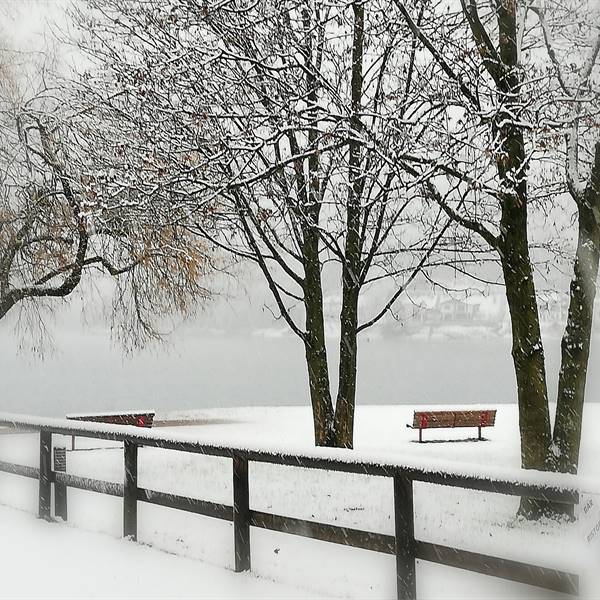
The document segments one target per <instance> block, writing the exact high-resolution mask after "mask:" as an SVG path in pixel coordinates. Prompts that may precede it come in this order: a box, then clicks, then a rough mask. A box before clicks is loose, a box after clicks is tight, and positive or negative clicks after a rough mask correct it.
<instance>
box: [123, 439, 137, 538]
mask: <svg viewBox="0 0 600 600" xmlns="http://www.w3.org/2000/svg"><path fill="white" fill-rule="evenodd" d="M123 447H124V457H125V485H124V486H123V488H124V489H123V537H128V538H130V539H131V540H133V541H135V540H137V479H138V447H137V444H135V443H134V442H130V441H128V440H125V443H124V445H123Z"/></svg>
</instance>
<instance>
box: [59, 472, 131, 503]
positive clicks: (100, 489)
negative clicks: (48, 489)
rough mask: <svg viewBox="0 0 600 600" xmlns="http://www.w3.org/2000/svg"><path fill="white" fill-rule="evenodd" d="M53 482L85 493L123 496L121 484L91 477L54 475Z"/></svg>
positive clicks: (66, 474) (65, 474) (64, 474)
mask: <svg viewBox="0 0 600 600" xmlns="http://www.w3.org/2000/svg"><path fill="white" fill-rule="evenodd" d="M54 480H55V481H56V482H57V483H62V484H63V485H66V486H67V487H70V488H75V489H78V490H85V491H86V492H97V493H98V494H107V495H109V496H121V497H122V496H123V484H122V483H115V482H113V481H104V480H102V479H92V478H91V477H79V476H77V475H69V474H68V473H60V472H56V473H54Z"/></svg>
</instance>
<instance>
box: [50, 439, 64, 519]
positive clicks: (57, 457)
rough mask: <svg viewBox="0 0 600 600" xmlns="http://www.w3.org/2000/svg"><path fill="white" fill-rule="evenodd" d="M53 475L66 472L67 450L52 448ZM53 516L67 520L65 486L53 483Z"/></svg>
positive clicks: (56, 482)
mask: <svg viewBox="0 0 600 600" xmlns="http://www.w3.org/2000/svg"><path fill="white" fill-rule="evenodd" d="M53 453H54V473H66V472H67V449H66V448H54V450H53ZM54 516H55V517H59V518H60V519H62V520H63V521H66V520H67V486H66V485H65V484H64V483H59V482H58V481H54Z"/></svg>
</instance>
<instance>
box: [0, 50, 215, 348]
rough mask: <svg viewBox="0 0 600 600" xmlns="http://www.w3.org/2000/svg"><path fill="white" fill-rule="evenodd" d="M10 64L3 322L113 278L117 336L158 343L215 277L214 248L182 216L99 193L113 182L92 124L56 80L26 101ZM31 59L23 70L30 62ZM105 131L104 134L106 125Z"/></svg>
mask: <svg viewBox="0 0 600 600" xmlns="http://www.w3.org/2000/svg"><path fill="white" fill-rule="evenodd" d="M2 58H3V61H4V64H5V69H4V71H3V75H4V77H3V78H2V81H1V83H0V129H1V136H0V140H1V141H0V319H1V318H3V317H4V316H5V315H7V314H8V313H9V312H10V311H11V310H12V309H13V308H15V307H17V306H20V307H24V306H26V307H28V308H29V309H31V310H33V311H35V310H36V309H38V308H40V306H41V305H42V303H44V302H45V301H48V300H50V299H56V298H66V297H68V296H69V295H70V294H71V293H72V292H73V291H74V290H75V289H76V288H77V287H78V286H79V285H80V283H81V282H82V280H83V279H84V276H85V274H86V273H87V272H89V271H95V270H97V271H101V272H103V273H104V274H108V275H110V276H113V277H114V279H115V282H116V293H115V295H114V303H115V308H116V309H118V310H117V311H116V312H115V314H118V316H119V319H118V323H119V324H120V326H121V329H120V330H119V331H118V332H117V333H118V334H119V335H120V336H121V337H122V338H123V340H124V341H125V342H127V343H131V344H133V343H141V342H143V341H144V340H145V339H148V338H149V337H156V336H157V335H158V332H157V330H156V327H155V324H154V321H153V318H154V317H156V316H162V315H164V314H167V313H169V312H172V311H181V312H186V311H188V310H190V309H191V308H192V306H193V302H194V301H195V300H197V299H198V298H199V297H206V296H207V290H206V289H205V287H204V285H203V281H204V277H205V275H206V274H207V272H208V270H209V259H208V258H207V253H206V251H205V248H204V247H203V246H202V245H200V244H199V243H198V240H196V239H193V238H192V236H191V235H189V234H188V233H187V232H185V231H184V230H179V228H178V226H177V222H176V217H177V215H176V214H172V215H170V219H168V220H167V219H165V218H162V217H164V216H165V215H163V214H161V213H160V212H159V211H158V210H157V209H156V207H154V206H153V205H152V204H151V203H149V202H148V201H145V202H144V203H142V202H140V201H138V200H137V199H136V198H135V197H133V196H131V195H130V196H128V197H124V196H123V195H119V194H115V195H113V196H111V197H108V196H105V195H103V194H101V193H99V192H98V189H99V188H100V187H102V189H104V187H103V186H101V185H100V182H101V180H103V179H106V178H107V177H109V175H108V174H107V173H106V172H105V171H104V169H103V167H104V165H102V164H99V163H98V162H95V160H94V159H95V158H98V156H100V155H99V153H98V152H97V151H94V152H92V151H91V150H92V147H91V145H90V140H89V139H87V140H86V139H85V136H84V133H85V129H84V127H83V124H84V122H85V121H86V119H87V116H86V115H85V114H73V113H72V112H69V109H68V108H67V103H66V98H65V96H64V95H63V94H62V91H61V90H60V89H58V88H55V89H51V88H50V87H49V83H48V81H49V79H50V74H48V73H46V72H39V71H38V73H37V89H36V90H34V92H35V93H34V94H33V95H31V96H29V95H28V94H30V93H31V92H32V90H31V88H30V86H29V85H28V86H26V88H25V91H24V88H23V86H21V85H20V83H21V82H20V81H19V80H18V78H17V77H16V76H15V74H14V72H13V70H12V69H11V65H12V59H13V56H12V54H11V53H10V52H9V51H5V52H3V54H2ZM25 58H26V57H25V56H24V55H20V56H19V60H24V59H25ZM95 127H102V125H101V124H100V123H98V122H97V123H96V124H95Z"/></svg>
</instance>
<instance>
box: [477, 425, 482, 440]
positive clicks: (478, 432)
mask: <svg viewBox="0 0 600 600" xmlns="http://www.w3.org/2000/svg"><path fill="white" fill-rule="evenodd" d="M477 439H478V440H479V441H481V440H482V439H483V438H482V437H481V425H480V426H479V427H478V428H477Z"/></svg>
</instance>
